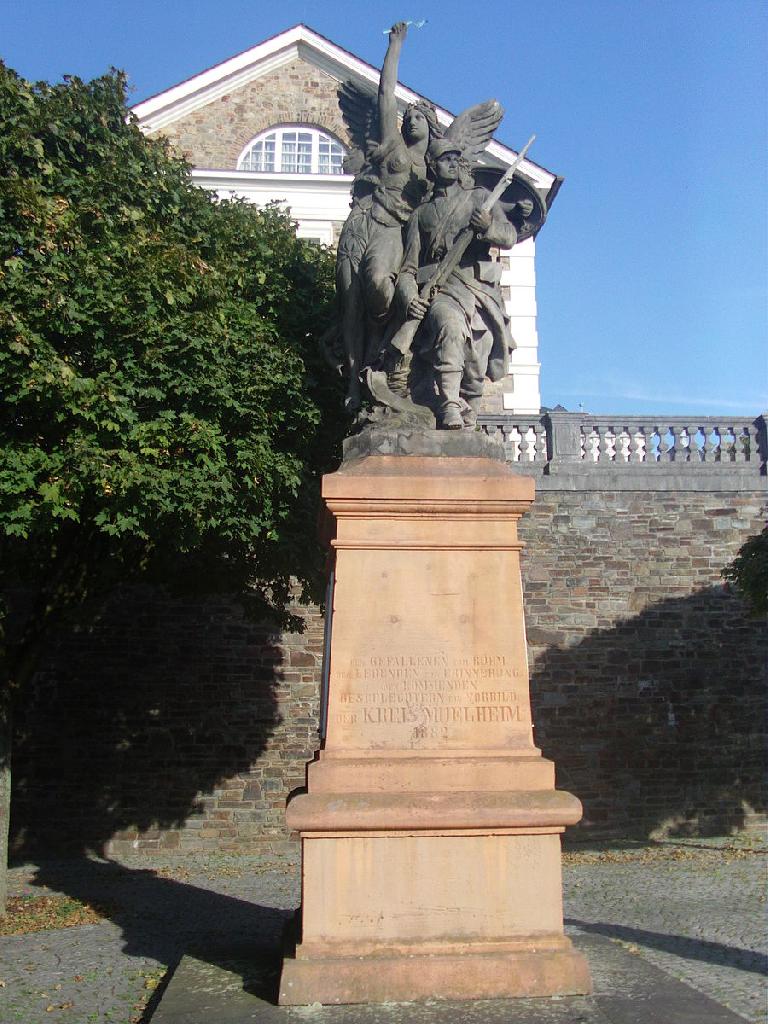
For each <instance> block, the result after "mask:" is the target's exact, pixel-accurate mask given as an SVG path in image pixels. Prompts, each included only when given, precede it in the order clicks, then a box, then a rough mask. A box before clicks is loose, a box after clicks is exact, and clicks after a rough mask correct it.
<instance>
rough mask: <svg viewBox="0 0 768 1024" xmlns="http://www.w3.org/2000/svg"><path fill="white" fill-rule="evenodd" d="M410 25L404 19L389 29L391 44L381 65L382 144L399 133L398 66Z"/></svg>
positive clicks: (380, 134) (380, 106)
mask: <svg viewBox="0 0 768 1024" xmlns="http://www.w3.org/2000/svg"><path fill="white" fill-rule="evenodd" d="M407 32H408V26H407V25H406V23H405V22H404V21H398V23H397V24H396V25H393V26H392V28H391V29H390V30H389V46H388V47H387V53H386V56H385V57H384V63H383V64H382V65H381V75H380V76H379V141H380V142H381V143H382V144H386V143H388V142H392V140H393V139H394V138H395V136H397V134H398V131H399V129H398V127H397V100H396V99H395V86H396V85H397V66H398V63H399V61H400V51H401V50H402V48H403V42H404V41H405V37H406V34H407Z"/></svg>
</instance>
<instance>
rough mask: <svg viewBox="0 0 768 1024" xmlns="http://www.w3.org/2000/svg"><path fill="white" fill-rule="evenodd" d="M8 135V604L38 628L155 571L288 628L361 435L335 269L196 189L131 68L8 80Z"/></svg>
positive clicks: (3, 321)
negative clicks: (322, 492)
mask: <svg viewBox="0 0 768 1024" xmlns="http://www.w3.org/2000/svg"><path fill="white" fill-rule="evenodd" d="M0 124H2V126H3V130H2V132H0V388H2V395H3V404H2V409H1V410H0V591H6V592H7V591H8V588H9V587H12V586H15V585H17V584H20V585H22V586H23V587H24V588H25V589H27V590H28V589H29V588H32V590H33V592H34V593H35V595H36V601H37V605H36V611H35V613H34V616H33V618H36V619H37V621H38V623H39V622H40V621H41V617H43V618H44V617H45V616H53V617H55V616H56V615H57V614H58V613H59V612H60V611H61V609H62V608H65V607H72V606H78V605H81V606H82V605H83V604H86V605H87V602H88V601H89V600H90V599H91V598H92V597H94V595H98V594H101V593H104V592H105V590H106V589H107V588H109V587H110V586H112V585H113V584H114V583H116V582H120V581H123V580H126V579H130V578H134V577H136V576H138V575H144V576H146V575H148V576H150V577H151V578H157V579H161V580H164V581H166V582H177V583H178V582H180V581H182V582H184V583H195V582H196V583H198V584H199V585H201V586H202V587H203V588H211V589H213V588H218V587H226V588H242V589H244V588H246V587H247V586H251V588H252V589H251V590H250V593H251V595H252V596H255V597H258V598H260V599H261V600H262V601H263V602H265V603H266V604H267V605H269V606H271V608H272V609H273V610H274V611H275V612H277V613H280V612H283V611H284V609H285V604H286V600H287V597H288V593H289V589H290V578H291V576H292V575H293V576H296V577H298V578H299V580H300V581H301V582H302V583H303V584H304V590H305V592H306V591H308V588H310V587H311V586H312V584H313V582H314V581H315V579H316V570H317V567H318V558H319V553H318V550H317V548H316V546H315V540H314V534H315V531H314V517H315V507H316V501H317V493H318V482H319V477H320V475H321V473H322V472H324V471H327V470H328V469H329V468H332V464H333V460H334V458H335V457H336V454H337V451H338V448H339V445H340V439H341V435H342V433H343V423H342V419H341V413H340V411H337V410H340V409H341V399H340V394H339V391H338V387H337V383H336V381H335V379H334V378H333V377H332V376H331V374H330V371H329V370H327V369H326V368H325V364H324V362H323V360H322V358H321V357H320V355H319V347H318V345H317V343H316V339H317V338H318V336H319V334H320V333H321V332H322V331H323V329H324V328H325V327H326V326H327V324H328V322H329V320H330V318H331V316H332V289H333V286H332V281H333V262H332V258H331V256H330V254H328V253H327V252H325V251H323V250H320V249H318V248H316V247H314V246H311V245H309V244H308V243H306V242H302V241H300V240H298V239H296V237H295V232H294V229H293V225H292V224H291V222H290V220H289V218H288V217H287V216H286V215H285V214H283V213H281V212H280V211H278V210H276V209H274V208H269V209H266V210H257V209H256V208H255V207H253V206H250V205H247V204H245V203H243V202H240V201H222V202H217V201H215V200H214V199H213V198H212V197H211V196H210V195H209V194H208V193H206V192H204V191H203V190H201V189H198V188H196V187H195V186H193V185H192V184H191V181H190V177H189V168H188V166H187V164H186V163H185V162H184V161H183V160H180V159H178V158H176V157H175V156H173V155H172V154H171V153H170V151H169V150H168V148H167V146H166V145H165V144H164V143H163V142H162V141H158V140H152V139H147V138H146V137H145V136H144V135H143V134H142V133H141V132H140V130H139V129H138V127H137V126H136V124H135V123H134V122H133V120H132V119H131V117H130V115H129V112H128V109H127V107H126V103H125V82H124V78H123V76H122V75H121V74H120V73H117V72H113V73H111V74H109V75H106V76H104V77H102V78H98V79H96V80H94V81H93V82H89V83H86V82H83V81H80V80H79V79H76V78H70V79H66V80H65V81H64V83H63V84H59V85H54V86H49V85H45V84H31V83H29V82H26V81H24V80H23V79H21V78H19V77H18V76H17V75H16V74H15V73H14V72H13V71H11V70H10V69H8V68H6V67H4V66H2V65H0ZM254 586H255V589H253V587H254Z"/></svg>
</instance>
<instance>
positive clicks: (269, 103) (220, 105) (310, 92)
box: [148, 57, 350, 170]
mask: <svg viewBox="0 0 768 1024" xmlns="http://www.w3.org/2000/svg"><path fill="white" fill-rule="evenodd" d="M338 88H339V83H338V82H337V81H336V80H335V79H334V78H332V77H331V76H330V75H328V74H326V73H325V72H324V71H322V70H321V69H320V68H318V67H316V66H314V65H312V64H310V63H308V62H307V61H304V60H302V59H301V58H300V57H296V58H295V59H294V60H292V61H290V63H288V64H284V65H282V66H281V67H278V68H275V69H274V70H273V71H271V72H269V73H267V74H265V75H263V76H261V77H260V78H257V79H255V80H254V81H252V82H249V83H248V84H247V85H241V86H240V87H239V88H237V89H236V90H233V91H232V92H230V93H226V94H225V95H223V96H219V97H218V98H217V99H214V100H212V101H211V102H210V103H207V104H206V105H205V106H204V107H201V108H199V109H197V110H194V111H191V112H190V113H188V114H186V115H183V116H181V117H180V118H178V119H177V120H175V121H173V122H172V123H171V124H169V125H167V126H166V127H164V128H162V129H159V130H158V131H155V132H149V133H148V134H150V135H155V134H161V135H164V136H165V137H166V138H167V139H168V140H169V142H170V143H171V144H172V145H173V147H174V148H175V149H176V150H177V151H178V152H180V153H183V154H184V156H186V158H187V159H188V160H189V162H190V163H191V164H192V165H193V166H194V167H209V168H214V167H215V168H219V169H221V170H234V169H235V168H236V167H237V158H238V157H239V156H240V154H241V152H242V151H243V149H244V148H245V147H246V145H247V144H248V143H249V142H250V141H251V139H253V138H254V137H255V136H256V135H258V134H259V133H260V132H263V131H266V129H267V128H271V127H273V125H278V124H305V125H311V126H313V127H315V128H321V129H323V130H324V131H327V132H331V133H332V134H333V135H335V136H336V137H337V138H338V139H339V140H340V141H341V142H342V143H344V145H345V146H349V145H350V140H349V135H348V133H347V129H346V125H345V124H344V122H343V120H342V118H341V114H340V112H339V101H338Z"/></svg>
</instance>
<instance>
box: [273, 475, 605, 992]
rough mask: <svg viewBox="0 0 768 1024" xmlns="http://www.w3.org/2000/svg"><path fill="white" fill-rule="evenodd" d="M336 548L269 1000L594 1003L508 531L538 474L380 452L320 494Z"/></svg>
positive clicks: (565, 811) (570, 807)
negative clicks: (296, 905) (294, 854)
mask: <svg viewBox="0 0 768 1024" xmlns="http://www.w3.org/2000/svg"><path fill="white" fill-rule="evenodd" d="M323 496H324V500H325V504H326V508H327V511H328V515H329V521H330V522H329V525H330V526H331V534H332V536H333V539H332V541H331V543H332V546H333V548H334V549H335V561H336V565H335V590H334V598H333V631H332V639H331V653H330V676H329V693H328V702H327V704H328V708H327V716H328V717H327V732H326V740H325V745H324V747H323V749H322V750H321V751H320V753H319V756H318V758H317V760H315V761H314V762H312V763H311V764H310V765H309V768H308V773H307V782H308V788H307V792H306V793H302V794H299V795H297V796H296V797H294V798H293V799H292V800H291V801H290V803H289V805H288V811H287V823H288V826H289V828H291V829H293V830H296V831H298V832H299V833H300V835H301V840H302V858H303V867H302V872H303V874H302V889H303V892H302V919H301V941H300V943H299V944H298V946H297V948H296V953H295V956H294V957H293V958H289V959H287V960H286V961H285V964H284V969H283V976H282V980H281V985H280V1002H281V1003H283V1004H286V1005H301V1004H305V1003H314V1002H320V1003H354V1002H381V1001H390V1000H392V1001H404V1000H415V999H426V998H435V997H437V998H444V999H457V998H459V999H460V998H467V999H476V998H491V997H502V996H534V995H541V996H546V995H555V994H566V993H584V992H588V991H589V990H590V980H589V971H588V968H587V965H586V961H585V960H584V959H583V957H582V956H581V955H580V954H578V953H577V952H576V951H575V950H574V949H573V948H572V946H571V943H570V941H569V940H568V939H567V938H566V937H565V936H564V934H563V919H562V889H561V875H560V839H559V833H561V832H562V831H563V829H564V827H565V826H566V825H570V824H574V823H575V822H577V821H578V820H579V818H580V816H581V805H580V803H579V801H578V800H577V799H576V798H575V797H573V796H571V795H570V794H568V793H564V792H559V791H557V790H555V788H554V765H553V764H552V762H551V761H548V760H545V759H544V758H543V757H542V756H541V753H540V751H539V750H538V749H537V748H536V747H535V745H534V743H533V732H532V723H531V713H530V700H529V693H528V666H527V656H526V645H525V626H524V620H523V603H522V587H521V580H520V563H519V553H520V548H521V544H520V542H519V541H518V539H517V521H518V519H519V518H520V516H521V515H522V514H523V513H524V512H525V510H526V509H527V508H528V506H529V505H530V504H531V502H532V501H533V497H534V484H533V481H532V480H531V479H528V478H526V477H521V476H516V475H515V474H513V473H512V472H511V471H510V470H509V469H508V468H507V467H506V466H505V465H504V463H503V462H500V461H494V460H492V459H489V458H482V457H461V456H452V457H425V456H418V455H415V456H403V455H400V456H396V455H371V456H367V457H364V458H360V459H357V460H355V461H354V462H351V463H346V464H345V465H344V466H343V467H342V469H341V470H340V471H339V472H337V473H334V474H332V475H330V476H327V477H325V479H324V481H323Z"/></svg>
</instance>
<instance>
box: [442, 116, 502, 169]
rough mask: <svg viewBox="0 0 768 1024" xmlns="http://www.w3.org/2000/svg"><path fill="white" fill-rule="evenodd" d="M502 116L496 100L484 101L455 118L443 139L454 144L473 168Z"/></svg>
mask: <svg viewBox="0 0 768 1024" xmlns="http://www.w3.org/2000/svg"><path fill="white" fill-rule="evenodd" d="M503 116H504V108H503V107H502V105H501V104H500V103H499V102H498V101H497V100H486V101H485V103H478V104H476V105H475V106H474V107H469V108H468V109H467V110H465V111H463V113H461V114H459V115H458V117H455V118H454V119H453V121H452V123H451V124H450V125H449V126H448V127H447V128H446V129H445V132H444V134H443V138H445V139H450V140H451V141H452V142H455V143H456V145H457V148H458V149H460V150H461V153H462V155H463V156H464V157H465V158H466V160H468V161H469V164H470V166H474V165H475V164H476V163H477V161H478V158H479V156H480V154H481V153H482V152H483V150H484V149H485V147H486V146H487V145H488V143H489V142H490V141H491V136H492V135H493V133H494V132H495V131H496V129H497V128H498V127H499V124H500V123H501V119H502V117H503Z"/></svg>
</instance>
